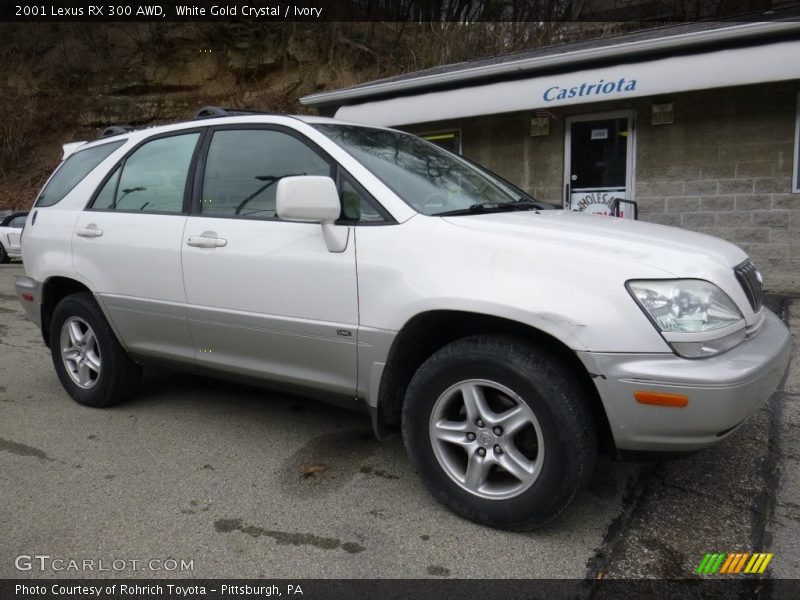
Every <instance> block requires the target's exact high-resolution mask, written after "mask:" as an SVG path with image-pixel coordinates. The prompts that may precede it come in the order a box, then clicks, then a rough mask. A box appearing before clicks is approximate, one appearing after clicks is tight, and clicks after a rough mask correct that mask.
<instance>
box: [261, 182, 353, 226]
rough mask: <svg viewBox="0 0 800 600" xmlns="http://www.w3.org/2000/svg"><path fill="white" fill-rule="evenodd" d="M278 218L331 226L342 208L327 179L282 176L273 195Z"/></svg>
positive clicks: (333, 186) (334, 188)
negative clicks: (329, 224)
mask: <svg viewBox="0 0 800 600" xmlns="http://www.w3.org/2000/svg"><path fill="white" fill-rule="evenodd" d="M275 198H276V205H277V212H278V217H280V218H281V219H283V220H285V221H311V222H314V223H333V222H334V221H335V220H336V219H338V218H339V214H340V213H341V212H342V206H341V204H340V203H339V192H337V191H336V184H335V183H334V182H333V179H331V178H330V177H317V176H313V175H302V176H296V177H284V178H283V179H281V180H280V181H278V189H277V190H276V192H275Z"/></svg>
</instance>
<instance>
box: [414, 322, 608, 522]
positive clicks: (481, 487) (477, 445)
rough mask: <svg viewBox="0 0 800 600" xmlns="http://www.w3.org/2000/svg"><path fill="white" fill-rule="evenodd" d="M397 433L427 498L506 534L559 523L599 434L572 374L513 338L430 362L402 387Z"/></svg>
mask: <svg viewBox="0 0 800 600" xmlns="http://www.w3.org/2000/svg"><path fill="white" fill-rule="evenodd" d="M465 393H466V394H465ZM467 397H470V398H473V400H471V401H469V402H467V401H466V400H465V398H467ZM467 404H469V405H470V406H471V408H468V407H467ZM467 415H469V418H467ZM478 418H480V419H481V420H482V423H476V420H475V419H478ZM437 424H438V425H437ZM480 425H482V426H480ZM499 426H505V430H503V428H502V427H501V428H500V429H495V428H496V427H499ZM402 428H403V437H404V440H405V445H406V449H407V451H408V453H409V455H410V456H411V460H412V462H413V463H414V465H415V467H416V469H417V471H418V473H419V474H420V477H421V478H422V481H423V483H424V484H425V486H426V487H427V488H428V490H429V491H430V493H431V494H432V495H433V496H434V497H435V498H437V499H438V500H440V501H441V502H442V503H444V504H445V505H446V506H448V507H449V508H450V509H451V510H453V511H454V512H456V513H457V514H459V515H461V516H462V517H464V518H466V519H469V520H470V521H474V522H476V523H481V524H484V525H489V526H491V527H495V528H499V529H507V530H511V531H529V530H533V529H537V528H539V527H542V526H544V525H545V524H547V523H549V522H550V521H552V520H553V519H555V518H556V517H557V516H558V515H560V514H561V513H562V512H563V511H564V510H565V508H566V507H567V505H569V503H570V502H571V501H572V499H573V498H574V497H575V495H576V494H577V492H578V491H579V490H581V489H582V488H583V487H584V486H585V485H586V483H587V481H588V479H589V476H590V475H591V473H592V470H593V468H594V463H595V459H596V457H597V445H598V441H597V440H598V436H597V428H596V425H595V423H594V422H593V418H592V414H591V410H590V407H589V405H588V403H587V401H586V398H585V393H584V392H583V390H582V388H581V386H580V385H579V384H578V383H577V382H576V381H575V376H574V374H573V373H572V372H571V371H570V370H569V369H567V368H566V367H565V366H564V365H563V364H562V363H561V362H559V361H558V360H557V359H555V358H553V357H552V356H551V355H549V354H548V353H546V352H545V351H543V350H541V349H539V348H537V347H536V346H533V345H531V344H529V343H527V342H525V341H522V340H518V339H515V338H512V337H500V336H481V337H469V338H464V339H461V340H458V341H456V342H453V343H451V344H449V345H447V346H445V347H444V348H442V349H440V350H439V351H437V352H436V353H435V354H433V355H432V356H431V357H430V358H429V359H428V360H427V361H426V362H425V363H423V365H422V366H421V367H420V368H419V370H418V371H417V372H416V374H415V375H414V377H413V378H412V380H411V382H410V384H409V386H408V389H407V391H406V396H405V401H404V405H403V413H402ZM481 453H482V454H481ZM473 462H474V465H473ZM492 465H494V466H492ZM473 466H474V467H475V468H474V469H473V468H472V467H473ZM505 466H508V467H509V468H508V469H506V468H504V467H505ZM512 473H515V474H512ZM481 482H482V483H481Z"/></svg>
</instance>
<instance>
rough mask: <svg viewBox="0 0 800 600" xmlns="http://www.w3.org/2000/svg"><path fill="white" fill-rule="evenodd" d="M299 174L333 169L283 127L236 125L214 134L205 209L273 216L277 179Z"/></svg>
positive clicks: (204, 193) (207, 211)
mask: <svg viewBox="0 0 800 600" xmlns="http://www.w3.org/2000/svg"><path fill="white" fill-rule="evenodd" d="M294 175H322V176H328V177H330V175H331V165H330V163H329V162H328V161H327V160H326V159H324V158H323V157H322V156H320V155H319V154H317V152H315V151H314V150H312V149H311V148H310V147H309V146H307V145H306V144H304V143H303V142H301V141H300V140H299V139H297V138H296V137H293V136H291V135H289V134H287V133H284V132H282V131H275V130H271V129H234V130H228V131H217V132H215V133H214V137H213V138H212V139H211V144H210V146H209V149H208V158H207V159H206V165H205V172H204V175H203V190H202V195H201V206H200V210H201V212H202V213H203V214H204V215H208V216H212V217H213V216H238V217H243V218H248V217H249V218H260V219H264V218H273V217H275V216H276V203H275V192H276V189H277V187H278V186H277V184H278V181H280V180H281V179H282V178H284V177H291V176H294Z"/></svg>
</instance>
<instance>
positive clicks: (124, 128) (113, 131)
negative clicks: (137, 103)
mask: <svg viewBox="0 0 800 600" xmlns="http://www.w3.org/2000/svg"><path fill="white" fill-rule="evenodd" d="M129 131H133V127H131V126H130V125H112V126H111V127H106V128H105V129H104V130H103V133H101V134H100V136H99V137H98V139H102V138H107V137H112V136H115V135H122V134H123V133H128V132H129Z"/></svg>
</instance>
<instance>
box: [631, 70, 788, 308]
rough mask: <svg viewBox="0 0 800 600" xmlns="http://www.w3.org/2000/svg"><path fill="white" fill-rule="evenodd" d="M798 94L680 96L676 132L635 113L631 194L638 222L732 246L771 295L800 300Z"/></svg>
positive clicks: (779, 90) (750, 91)
mask: <svg viewBox="0 0 800 600" xmlns="http://www.w3.org/2000/svg"><path fill="white" fill-rule="evenodd" d="M799 90H800V86H799V85H798V84H797V82H793V83H791V84H775V85H769V86H747V87H740V88H731V89H726V90H716V91H707V92H695V93H689V94H681V95H677V96H675V97H674V98H670V99H669V100H670V101H672V102H673V103H674V109H675V123H673V124H671V125H650V120H649V118H648V117H649V113H648V112H646V109H647V108H649V107H648V106H644V107H640V110H638V111H637V112H638V114H639V119H638V130H637V138H636V142H637V152H636V190H635V198H636V201H637V202H638V204H639V211H640V218H641V219H642V220H647V221H652V222H655V223H662V224H664V225H673V226H676V227H683V228H686V229H692V230H694V231H699V232H702V233H708V234H710V235H715V236H718V237H721V238H724V239H727V240H729V241H732V242H734V243H736V244H737V245H739V246H741V247H742V248H743V249H744V250H745V251H747V252H748V253H749V254H750V256H751V257H752V259H753V261H754V262H755V263H756V265H758V267H759V269H760V270H761V271H762V273H763V274H764V278H765V286H766V288H767V289H769V290H773V291H780V292H790V293H797V292H800V193H792V191H791V190H792V174H793V160H794V136H795V119H796V111H797V94H798V91H799Z"/></svg>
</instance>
